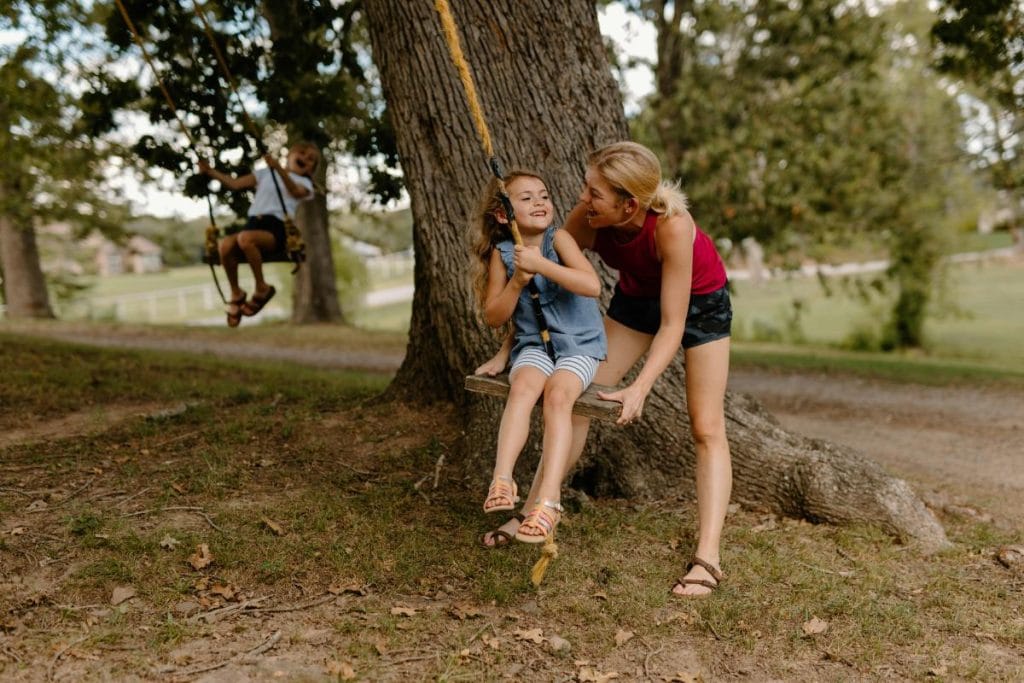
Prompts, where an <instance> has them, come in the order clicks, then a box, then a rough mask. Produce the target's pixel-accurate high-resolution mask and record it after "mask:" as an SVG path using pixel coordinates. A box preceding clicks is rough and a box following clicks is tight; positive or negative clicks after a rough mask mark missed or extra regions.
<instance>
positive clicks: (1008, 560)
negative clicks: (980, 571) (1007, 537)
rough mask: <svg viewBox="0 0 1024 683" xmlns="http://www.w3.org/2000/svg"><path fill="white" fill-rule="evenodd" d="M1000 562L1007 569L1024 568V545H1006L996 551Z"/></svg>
mask: <svg viewBox="0 0 1024 683" xmlns="http://www.w3.org/2000/svg"><path fill="white" fill-rule="evenodd" d="M996 559H997V560H999V564H1001V565H1003V566H1004V567H1006V568H1007V569H1020V570H1024V545H1004V546H1000V547H999V550H997V551H996Z"/></svg>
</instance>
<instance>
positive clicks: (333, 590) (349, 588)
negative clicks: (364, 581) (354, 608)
mask: <svg viewBox="0 0 1024 683" xmlns="http://www.w3.org/2000/svg"><path fill="white" fill-rule="evenodd" d="M327 592H328V593H330V594H331V595H343V594H345V593H352V594H354V595H366V587H365V586H363V585H361V584H358V583H333V584H331V585H330V586H328V587H327Z"/></svg>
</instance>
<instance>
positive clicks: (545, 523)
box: [516, 500, 564, 543]
mask: <svg viewBox="0 0 1024 683" xmlns="http://www.w3.org/2000/svg"><path fill="white" fill-rule="evenodd" d="M549 509H551V510H554V511H555V514H552V513H551V512H548V510H549ZM563 511H564V508H563V507H562V504H561V503H559V502H557V501H554V500H543V501H541V502H539V503H537V504H536V505H534V506H533V508H532V509H531V510H530V511H529V512H528V513H526V519H525V520H524V521H523V523H522V524H520V525H519V528H518V529H517V530H516V540H517V541H522V542H523V543H543V542H544V541H546V540H548V537H549V536H551V535H552V534H554V533H555V527H557V526H558V523H559V522H560V521H561V520H562V512H563ZM523 529H538V530H540V531H541V532H542V533H540V534H524V533H523Z"/></svg>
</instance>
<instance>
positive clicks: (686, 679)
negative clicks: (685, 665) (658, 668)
mask: <svg viewBox="0 0 1024 683" xmlns="http://www.w3.org/2000/svg"><path fill="white" fill-rule="evenodd" d="M669 681H670V682H671V683H704V677H703V676H701V674H700V672H699V671H698V672H697V673H695V674H692V673H690V672H689V671H679V672H677V673H676V674H675V675H674V676H672V678H670V679H669Z"/></svg>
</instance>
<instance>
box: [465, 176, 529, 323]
mask: <svg viewBox="0 0 1024 683" xmlns="http://www.w3.org/2000/svg"><path fill="white" fill-rule="evenodd" d="M516 178H536V179H537V180H539V181H540V182H542V183H544V185H545V187H546V186H547V182H546V181H545V180H544V178H543V177H541V175H540V174H539V173H535V172H533V171H528V170H524V169H516V170H513V171H510V172H509V173H507V174H506V175H505V178H504V182H505V185H506V186H507V185H509V184H510V183H511V182H512V181H513V180H515V179H516ZM498 188H499V185H498V179H497V178H491V180H490V182H488V183H487V187H486V189H485V190H484V193H483V196H482V197H481V199H480V204H479V205H478V207H477V211H476V216H475V218H474V221H473V224H474V226H475V227H476V231H475V236H476V238H475V239H474V241H473V256H474V259H473V294H474V295H475V296H476V302H477V305H478V306H479V308H480V310H483V308H484V303H485V301H486V298H487V274H488V272H489V265H490V262H491V252H492V251H493V250H494V246H495V245H496V244H498V242H503V241H505V240H510V239H512V231H511V229H510V228H509V226H508V223H502V222H501V221H499V220H498V215H499V214H500V215H501V216H502V217H504V215H505V210H504V207H503V206H502V204H501V198H500V197H501V195H500V192H499V189H498Z"/></svg>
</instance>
